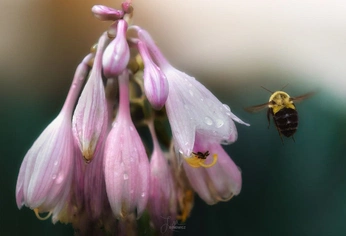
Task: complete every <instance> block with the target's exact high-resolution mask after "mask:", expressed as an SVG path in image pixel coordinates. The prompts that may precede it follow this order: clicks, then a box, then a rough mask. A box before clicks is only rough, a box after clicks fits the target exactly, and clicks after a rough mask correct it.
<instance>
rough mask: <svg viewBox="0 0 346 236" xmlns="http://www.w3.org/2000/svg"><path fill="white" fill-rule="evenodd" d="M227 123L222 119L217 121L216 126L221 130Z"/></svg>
mask: <svg viewBox="0 0 346 236" xmlns="http://www.w3.org/2000/svg"><path fill="white" fill-rule="evenodd" d="M224 124H225V123H224V122H223V120H221V119H216V122H215V126H216V128H221V127H222V126H223V125H224Z"/></svg>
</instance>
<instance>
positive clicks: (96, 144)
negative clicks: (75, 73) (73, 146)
mask: <svg viewBox="0 0 346 236" xmlns="http://www.w3.org/2000/svg"><path fill="white" fill-rule="evenodd" d="M106 42H107V34H106V33H104V34H103V35H102V36H101V38H100V40H99V42H98V46H97V51H96V56H95V60H94V65H93V68H92V70H91V72H90V76H89V79H88V81H87V83H86V84H85V87H84V89H83V92H82V94H81V95H80V98H79V100H78V104H77V106H76V109H75V111H74V114H73V121H72V123H73V134H74V137H75V139H76V140H77V143H78V146H79V148H80V150H81V152H82V154H83V157H84V159H85V160H86V161H87V162H90V161H91V160H92V159H93V157H94V153H95V151H102V150H101V146H102V145H103V142H104V139H105V138H106V137H105V136H106V132H107V126H108V114H107V102H106V97H105V89H104V86H103V82H102V66H101V65H102V53H103V50H104V47H105V44H106Z"/></svg>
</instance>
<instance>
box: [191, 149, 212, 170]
mask: <svg viewBox="0 0 346 236" xmlns="http://www.w3.org/2000/svg"><path fill="white" fill-rule="evenodd" d="M206 160H207V158H206V157H205V158H201V155H199V153H194V152H193V153H192V157H188V158H185V161H186V162H187V163H188V164H189V165H190V166H192V167H194V168H199V167H204V168H209V167H212V166H213V165H215V164H216V162H217V154H216V153H215V154H213V161H212V162H211V163H209V164H207V163H205V162H206Z"/></svg>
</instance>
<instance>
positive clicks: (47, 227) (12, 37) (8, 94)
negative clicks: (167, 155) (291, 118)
mask: <svg viewBox="0 0 346 236" xmlns="http://www.w3.org/2000/svg"><path fill="white" fill-rule="evenodd" d="M37 2H38V1H37ZM118 2H119V1H118ZM150 2H155V1H150ZM192 2H193V1H192V0H191V1H189V3H188V4H191V3H192ZM233 2H236V1H232V3H233ZM98 3H104V4H108V5H111V6H114V7H115V6H118V4H117V3H116V1H100V2H98ZM93 4H95V2H94V1H91V0H88V1H84V2H82V1H71V2H64V3H58V2H42V1H41V2H40V4H39V5H36V4H35V1H32V2H31V1H28V2H26V3H23V2H20V1H19V0H18V1H2V2H1V3H0V6H1V9H6V11H4V12H3V14H1V17H2V20H1V21H0V28H1V30H2V32H3V36H2V38H1V39H0V42H1V44H0V45H1V46H0V52H1V55H2V57H1V59H0V83H1V84H0V85H1V86H0V108H1V109H0V123H1V124H2V131H1V136H0V139H1V140H0V150H1V158H2V159H1V160H2V162H1V165H0V175H1V178H0V179H1V180H0V181H1V190H0V235H73V230H72V228H71V226H66V225H63V224H60V223H58V224H56V225H53V224H52V223H51V221H50V220H47V221H40V220H38V219H37V218H36V216H35V215H34V213H33V212H32V211H31V210H29V209H28V208H25V207H24V208H23V209H21V210H18V209H17V206H16V203H15V185H16V180H17V174H18V171H19V167H20V164H21V162H22V159H23V157H24V155H25V153H26V152H27V150H28V149H29V148H30V147H31V145H32V143H33V142H34V141H35V139H36V138H37V137H38V135H39V134H40V133H41V132H42V130H43V129H44V128H45V127H46V126H47V125H48V124H49V123H50V122H51V121H52V120H53V119H54V118H55V117H56V115H57V114H58V112H59V111H60V108H61V106H62V104H63V102H64V99H65V96H66V94H67V91H68V88H69V85H70V82H71V80H72V77H73V74H74V70H75V68H76V66H77V65H78V63H79V61H80V60H81V59H82V58H83V56H84V55H86V54H87V53H88V50H89V47H90V46H91V45H92V44H93V43H94V42H95V41H96V40H97V38H98V36H99V34H100V33H101V32H102V31H103V30H104V29H105V28H106V26H107V25H108V24H107V23H101V22H98V21H96V20H95V19H94V18H93V17H92V16H91V14H90V12H89V10H90V8H91V6H92V5H93ZM141 4H143V3H139V2H138V12H139V15H138V17H137V20H138V21H137V22H138V23H139V24H140V25H143V26H145V27H148V28H149V29H151V30H152V31H150V32H153V35H154V37H155V39H157V41H158V44H159V45H160V46H162V49H163V51H164V52H167V53H168V54H167V57H168V58H169V59H171V61H172V62H173V64H174V65H176V66H177V67H178V68H181V70H184V71H185V72H186V73H188V74H191V75H193V76H195V77H196V78H198V79H199V80H201V81H202V83H203V84H205V85H206V86H207V87H208V88H209V89H210V90H211V91H212V92H214V93H215V94H216V96H217V97H218V98H219V99H220V100H221V101H222V102H224V103H227V104H228V105H229V106H230V107H231V109H232V111H233V112H234V113H235V114H236V115H237V116H239V117H240V118H241V119H243V120H244V121H246V122H248V123H250V124H251V126H250V127H245V126H240V125H237V128H238V132H239V138H238V141H237V142H236V143H234V144H232V145H230V146H226V147H225V148H226V150H227V151H228V153H229V154H230V156H231V157H232V159H233V160H234V162H235V163H236V164H237V165H238V166H239V167H240V168H241V169H242V175H243V188H242V192H241V194H240V195H239V196H237V197H234V198H233V199H232V200H231V201H229V202H226V203H218V204H217V205H214V206H208V205H206V204H205V203H204V202H202V201H201V200H200V199H199V198H198V197H197V198H196V202H195V206H194V208H193V211H192V214H191V217H190V218H189V219H188V221H187V222H186V229H185V230H180V231H178V232H177V233H176V235H235V236H238V235H240V236H243V235H263V236H265V235H314V236H315V235H323V236H324V235H346V224H345V221H346V201H345V199H346V171H345V170H346V158H345V157H346V154H345V153H346V137H345V134H346V109H345V108H346V101H345V94H346V88H345V86H344V85H345V78H344V75H345V73H343V69H342V67H341V66H340V67H339V65H340V64H342V63H344V62H345V61H346V60H338V59H340V54H339V52H340V53H342V52H343V51H344V50H345V47H341V46H340V47H339V48H338V45H340V44H336V43H335V42H345V40H343V39H346V37H345V36H344V35H343V34H342V33H341V31H338V32H336V33H335V34H332V33H333V32H332V31H328V32H327V31H323V30H322V31H318V29H317V28H316V29H317V30H316V29H315V30H316V32H320V33H321V35H323V36H325V35H327V36H328V40H330V41H326V42H328V45H335V47H333V49H334V50H328V49H329V48H328V47H318V48H319V50H321V51H318V50H315V51H314V50H312V51H313V52H316V54H310V53H309V52H311V51H308V52H306V51H304V52H301V51H300V50H296V51H294V50H290V48H289V49H287V48H285V47H283V48H284V49H285V50H286V49H287V51H288V52H292V51H294V53H292V54H289V55H290V57H288V58H289V59H290V60H286V59H287V58H286V59H285V60H281V61H280V59H281V58H285V57H284V56H285V55H286V54H282V55H281V54H275V56H273V57H270V56H268V53H267V52H271V50H274V49H275V50H276V49H278V48H277V47H278V45H276V46H275V47H273V48H274V49H273V48H272V47H270V43H268V44H269V46H268V45H267V44H265V46H266V47H263V43H264V42H273V41H275V42H276V40H278V39H277V38H276V37H271V36H272V35H270V36H267V37H268V38H267V41H261V40H263V37H264V36H263V37H262V38H261V40H260V41H258V40H256V39H257V38H252V37H251V36H250V38H251V40H249V42H248V46H249V47H246V46H244V45H243V46H244V47H238V46H239V42H247V41H246V40H248V35H247V34H245V33H244V31H241V30H244V29H247V27H246V26H248V24H245V26H244V24H242V23H243V22H242V21H239V22H238V23H239V25H237V21H236V20H235V21H232V19H230V21H229V22H230V23H231V25H232V27H233V28H232V29H234V31H233V32H234V35H233V36H236V35H240V36H239V38H232V37H230V38H227V37H226V36H223V37H226V42H227V47H221V46H220V47H218V53H221V54H220V57H219V56H218V55H219V54H217V53H216V52H215V50H214V49H213V47H215V46H210V45H216V46H217V45H219V44H218V42H216V43H215V42H209V41H208V44H205V45H207V46H206V47H198V48H199V49H200V50H196V48H192V49H191V50H189V51H186V50H187V49H184V50H177V49H176V48H177V47H182V48H184V47H188V46H189V45H190V46H191V47H193V46H195V47H197V46H196V45H198V42H197V41H196V40H197V39H196V38H194V39H191V38H190V37H189V38H188V39H186V40H187V41H184V40H185V39H184V37H182V36H181V35H178V36H177V37H179V36H180V37H182V38H178V39H172V38H171V35H172V32H171V31H169V32H167V31H165V32H161V31H160V29H161V28H160V26H162V25H160V24H162V23H163V21H158V20H157V19H158V18H159V17H162V16H163V15H165V14H167V17H168V18H169V16H170V15H174V12H170V10H171V8H167V9H168V10H166V12H164V11H163V12H161V13H159V14H158V15H157V17H155V15H151V14H150V15H148V16H146V15H145V14H146V13H147V12H146V11H145V10H144V9H145V8H142V9H141V7H143V5H141ZM38 6H40V7H38ZM181 6H182V5H180V7H181ZM232 7H235V5H232ZM140 9H141V10H142V11H139V10H140ZM189 9H190V8H189ZM232 9H234V8H232ZM235 9H237V8H235ZM241 9H242V10H243V11H244V12H247V11H245V10H244V9H245V8H241ZM268 9H269V8H268ZM326 9H328V8H326ZM149 10H150V9H149ZM197 10H201V9H197ZM310 10H311V9H310ZM151 11H154V10H153V8H152V9H151ZM311 11H312V10H311ZM140 12H142V13H140ZM240 13H241V12H240ZM240 13H239V15H241V14H240ZM169 14H170V15H169ZM230 15H231V14H230ZM227 16H228V14H227ZM245 16H246V14H245V15H244V18H245ZM182 17H183V16H182ZM291 17H292V19H298V20H297V21H298V22H299V20H301V19H300V18H299V16H291ZM295 17H297V18H295ZM186 19H191V21H192V22H195V26H196V23H200V22H201V21H200V20H199V19H198V18H189V16H186V18H185V20H186ZM313 19H314V18H313ZM316 19H319V18H318V17H316ZM331 19H333V18H332V17H331V18H326V20H331ZM335 19H337V20H338V21H337V22H338V23H339V25H337V24H335V25H334V24H333V23H330V22H329V24H330V25H328V23H327V25H326V26H328V27H326V28H328V29H337V27H339V26H340V22H343V21H342V20H340V18H337V17H336V18H335ZM238 20H239V19H238ZM4 22H6V23H4ZM224 22H228V21H224ZM261 22H262V24H263V22H264V21H261ZM275 22H278V21H275ZM318 22H319V21H318ZM178 23H179V24H181V22H177V24H178ZM248 23H251V24H254V25H255V26H256V19H255V20H253V21H251V20H250V21H249V22H248ZM286 23H287V22H286ZM288 23H289V22H288ZM270 24H271V21H268V25H267V26H268V27H269V28H270V26H272V25H270ZM168 25H170V26H171V27H172V29H175V30H176V29H177V25H175V24H168ZM279 26H280V25H279ZM295 26H296V25H294V27H295ZM329 26H333V27H334V28H333V27H329ZM294 27H293V28H294ZM340 28H342V27H339V28H338V29H340ZM217 29H218V28H217ZM285 29H286V28H280V30H282V31H285ZM323 29H325V28H323ZM179 30H180V28H179ZM182 30H183V29H182ZM199 30H202V31H203V30H204V29H203V28H202V29H200V28H198V29H195V28H189V29H188V30H187V31H190V33H192V34H193V33H194V32H197V33H198V32H199V33H200V31H199ZM237 30H238V31H237ZM336 31H337V30H336ZM203 33H204V31H203ZM218 33H220V32H219V31H218V30H216V31H215V32H214V34H213V35H218ZM242 33H243V34H242ZM300 33H302V35H303V34H304V32H300ZM339 33H340V34H339ZM331 34H332V35H334V36H335V37H329V36H330V35H331ZM167 35H169V36H167ZM220 35H221V34H220ZM274 36H277V35H274ZM300 36H301V35H300ZM310 36H311V38H308V39H309V40H311V42H312V43H311V44H302V45H303V46H304V47H305V46H309V47H310V49H311V47H312V46H311V45H315V44H316V45H319V44H317V43H316V42H317V41H314V40H315V39H316V40H317V39H319V38H318V37H312V36H315V34H312V35H310ZM336 36H337V37H336ZM167 38H169V39H171V40H172V42H170V41H169V40H168V39H167ZM215 38H217V37H215ZM220 38H222V37H220ZM243 38H245V41H242V39H243ZM203 39H205V38H203V37H201V38H200V40H201V42H202V43H204V42H203ZM252 39H253V40H252ZM322 39H324V37H322ZM334 39H337V40H335V41H333V40H334ZM188 40H190V41H188ZM195 42H196V44H195ZM278 42H282V41H280V40H278ZM302 42H303V41H302ZM304 42H305V41H304ZM300 43H301V42H300ZM314 43H315V44H314ZM295 44H297V41H289V43H287V42H286V43H285V44H284V46H287V45H289V46H292V45H295ZM208 45H209V46H208ZM222 45H223V44H222ZM232 45H237V47H236V46H234V47H232ZM326 45H327V44H326ZM258 48H260V49H261V50H258ZM208 49H211V51H212V53H210V52H209V51H208ZM229 50H231V52H229ZM285 50H283V51H285ZM322 50H323V51H322ZM186 52H189V53H186ZM262 52H264V53H262ZM223 53H224V54H223ZM185 54H188V55H186V57H185ZM269 54H270V53H269ZM307 55H308V56H307ZM310 55H311V57H310ZM326 55H329V56H330V57H326ZM343 55H345V54H343ZM193 56H194V57H195V58H196V57H197V58H198V59H196V60H194V59H191V57H193ZM281 56H282V57H281ZM315 56H320V57H315ZM297 58H299V60H298V62H299V63H301V64H299V66H300V67H299V70H298V69H297V68H296V67H294V66H292V64H294V62H297V60H296V59H297ZM315 58H323V59H326V58H327V59H330V60H329V61H328V60H326V61H325V63H322V62H321V61H318V62H319V63H320V64H318V63H317V64H316V67H311V64H314V63H315V62H317V61H316V60H315ZM300 59H301V61H300ZM334 60H335V61H337V62H338V63H340V64H337V63H331V62H333V61H334ZM190 61H191V63H189V62H190ZM303 61H304V62H306V64H304V63H303ZM219 62H220V63H221V62H222V63H221V64H224V66H221V67H220V64H219ZM321 63H322V64H321ZM287 83H289V85H288V86H287V87H286V88H285V91H286V92H287V93H288V94H290V95H291V96H298V95H301V94H304V93H306V92H310V91H315V90H317V91H318V93H317V94H316V95H315V96H313V97H311V98H309V99H308V100H305V101H303V102H301V103H299V104H297V110H298V113H299V118H300V121H299V127H298V131H297V133H296V135H295V140H296V142H293V140H292V139H287V138H284V145H282V143H281V140H280V138H279V136H278V133H277V131H276V129H275V127H274V126H273V124H271V126H270V129H269V130H268V129H267V125H268V123H267V119H266V112H265V111H263V112H260V113H256V114H249V113H246V112H245V111H244V110H243V108H244V107H248V106H252V105H257V104H260V103H264V102H267V100H268V98H269V96H270V94H269V93H268V92H267V91H265V90H263V89H261V88H260V86H264V87H266V88H268V89H270V90H277V89H280V88H282V87H283V86H284V85H286V84H287ZM333 89H334V90H333Z"/></svg>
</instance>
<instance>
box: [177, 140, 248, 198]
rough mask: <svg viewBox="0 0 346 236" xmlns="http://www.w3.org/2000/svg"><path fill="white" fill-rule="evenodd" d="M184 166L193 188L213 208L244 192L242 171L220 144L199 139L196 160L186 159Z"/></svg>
mask: <svg viewBox="0 0 346 236" xmlns="http://www.w3.org/2000/svg"><path fill="white" fill-rule="evenodd" d="M216 159H217V161H215V160H216ZM183 166H184V170H185V173H186V176H187V178H188V179H189V182H190V184H191V186H192V188H193V189H194V190H195V191H196V192H197V193H198V195H199V196H200V198H202V199H203V200H204V201H205V202H206V203H208V204H210V205H212V204H215V203H217V202H219V201H228V200H230V199H231V198H232V197H233V196H235V195H238V194H239V193H240V190H241V185H242V178H241V172H240V170H239V168H238V167H237V166H236V165H235V164H234V162H233V161H232V159H231V158H230V157H229V156H228V154H227V153H226V152H225V150H224V149H223V148H222V146H221V145H220V144H218V143H213V142H210V141H209V140H208V139H207V138H206V137H203V136H200V135H197V136H196V142H195V145H194V149H193V154H192V157H189V158H186V159H185V161H183ZM199 167H208V168H199Z"/></svg>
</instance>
